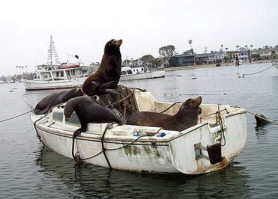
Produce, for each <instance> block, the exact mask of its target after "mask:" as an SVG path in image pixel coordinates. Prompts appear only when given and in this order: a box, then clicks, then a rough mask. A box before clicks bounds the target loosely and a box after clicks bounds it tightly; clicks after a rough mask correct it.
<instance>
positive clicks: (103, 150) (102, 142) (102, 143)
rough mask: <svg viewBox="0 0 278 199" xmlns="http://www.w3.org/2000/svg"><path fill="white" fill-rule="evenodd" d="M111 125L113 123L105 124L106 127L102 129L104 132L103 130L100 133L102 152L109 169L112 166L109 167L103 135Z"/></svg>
mask: <svg viewBox="0 0 278 199" xmlns="http://www.w3.org/2000/svg"><path fill="white" fill-rule="evenodd" d="M111 125H113V123H110V124H107V125H106V128H105V130H104V132H103V134H102V136H101V148H102V152H103V155H104V157H105V160H106V162H107V164H108V166H109V169H110V171H111V170H112V167H111V164H110V162H109V160H108V157H107V155H106V153H105V151H106V148H105V147H104V136H105V134H106V132H107V130H108V128H109V127H111Z"/></svg>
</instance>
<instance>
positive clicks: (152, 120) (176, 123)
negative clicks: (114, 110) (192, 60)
mask: <svg viewBox="0 0 278 199" xmlns="http://www.w3.org/2000/svg"><path fill="white" fill-rule="evenodd" d="M201 103H202V97H201V96H200V97H197V98H196V99H188V100H186V101H185V102H184V103H183V104H182V105H181V107H180V109H179V111H178V112H177V113H176V114H175V115H167V114H162V113H156V112H148V111H142V112H136V113H134V114H132V115H131V116H130V118H129V119H128V120H127V124H131V125H139V126H156V127H162V128H163V129H165V130H173V131H183V130H185V129H187V128H189V127H192V126H194V125H196V124H197V123H198V114H199V111H200V108H199V106H200V104H201Z"/></svg>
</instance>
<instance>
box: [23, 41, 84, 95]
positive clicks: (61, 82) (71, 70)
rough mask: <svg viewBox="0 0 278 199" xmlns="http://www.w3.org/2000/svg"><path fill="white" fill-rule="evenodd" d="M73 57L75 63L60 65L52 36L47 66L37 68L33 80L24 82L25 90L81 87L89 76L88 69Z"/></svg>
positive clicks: (76, 57)
mask: <svg viewBox="0 0 278 199" xmlns="http://www.w3.org/2000/svg"><path fill="white" fill-rule="evenodd" d="M72 57H73V58H74V59H75V60H76V62H75V63H70V62H66V63H60V62H59V59H58V55H57V52H56V50H55V46H54V42H53V40H52V36H51V37H50V46H49V50H48V60H47V64H45V65H38V66H36V71H35V77H33V79H24V80H23V82H24V86H25V89H26V90H27V91H31V90H51V89H65V88H73V87H76V86H81V85H82V84H83V82H84V81H85V80H86V77H87V76H88V68H87V67H85V66H81V61H80V59H79V56H78V55H74V56H72Z"/></svg>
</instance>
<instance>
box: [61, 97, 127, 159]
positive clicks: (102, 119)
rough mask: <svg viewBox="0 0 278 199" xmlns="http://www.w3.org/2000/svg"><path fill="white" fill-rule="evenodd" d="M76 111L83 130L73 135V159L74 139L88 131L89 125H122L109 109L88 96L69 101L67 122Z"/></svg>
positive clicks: (80, 129)
mask: <svg viewBox="0 0 278 199" xmlns="http://www.w3.org/2000/svg"><path fill="white" fill-rule="evenodd" d="M73 111H75V113H76V115H77V117H78V118H79V121H80V123H81V128H79V129H77V130H76V131H75V132H74V133H73V135H72V139H73V142H72V157H73V158H74V159H75V158H76V157H75V155H74V139H75V138H76V137H77V136H78V135H80V134H81V132H85V131H86V130H87V126H88V123H110V122H116V123H118V124H122V121H121V119H120V118H119V117H118V116H117V115H116V114H115V113H114V112H113V111H112V110H111V109H109V108H107V107H104V106H102V105H100V104H98V103H97V101H96V100H95V99H94V98H91V97H88V96H81V97H76V98H73V99H71V100H69V101H68V102H67V104H66V106H65V108H64V115H65V120H66V121H67V120H69V118H70V116H71V114H72V113H73Z"/></svg>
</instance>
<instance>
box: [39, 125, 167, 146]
mask: <svg viewBox="0 0 278 199" xmlns="http://www.w3.org/2000/svg"><path fill="white" fill-rule="evenodd" d="M36 128H37V129H39V130H42V131H44V132H46V133H49V134H52V135H57V136H62V137H66V138H71V139H72V134H71V133H63V131H64V130H61V129H52V130H51V131H50V130H49V128H51V127H45V126H43V125H42V124H40V125H39V124H38V125H36ZM64 132H74V131H70V130H67V131H64ZM84 134H85V135H84ZM86 135H95V136H97V137H90V136H86ZM101 136H102V135H101V134H92V133H81V135H80V136H78V137H76V138H75V139H76V140H85V141H93V142H101ZM138 137H139V136H136V137H135V138H134V139H124V140H123V139H119V138H107V137H106V138H105V139H104V141H103V142H104V143H112V144H130V143H131V142H133V141H134V140H136V139H137V138H138ZM146 137H147V136H146ZM142 138H144V137H142ZM137 142H141V143H142V144H136V143H137ZM147 142H149V144H146V143H147ZM154 142H155V143H156V146H169V145H168V144H159V143H168V142H169V141H166V140H140V139H139V140H137V141H136V142H135V143H132V144H131V145H153V143H154Z"/></svg>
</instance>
